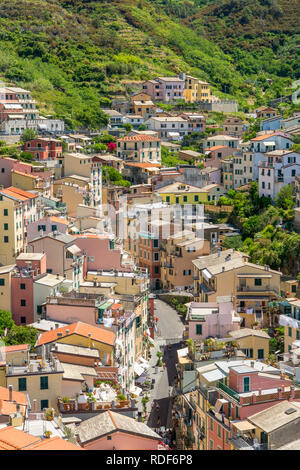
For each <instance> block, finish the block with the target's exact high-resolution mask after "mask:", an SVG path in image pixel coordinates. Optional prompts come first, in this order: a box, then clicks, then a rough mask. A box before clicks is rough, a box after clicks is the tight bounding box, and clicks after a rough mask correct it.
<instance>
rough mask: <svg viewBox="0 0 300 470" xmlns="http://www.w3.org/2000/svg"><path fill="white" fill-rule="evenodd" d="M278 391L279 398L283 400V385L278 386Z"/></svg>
mask: <svg viewBox="0 0 300 470" xmlns="http://www.w3.org/2000/svg"><path fill="white" fill-rule="evenodd" d="M277 391H278V398H279V400H282V388H281V387H278V389H277Z"/></svg>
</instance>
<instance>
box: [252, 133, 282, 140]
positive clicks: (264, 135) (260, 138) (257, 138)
mask: <svg viewBox="0 0 300 470" xmlns="http://www.w3.org/2000/svg"><path fill="white" fill-rule="evenodd" d="M276 135H282V136H284V137H287V138H290V136H289V135H288V134H286V133H285V132H273V133H272V134H263V135H259V136H257V137H254V139H251V140H250V142H252V141H255V142H256V141H259V140H265V139H268V138H269V137H274V136H276Z"/></svg>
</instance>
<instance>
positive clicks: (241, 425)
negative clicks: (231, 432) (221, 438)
mask: <svg viewBox="0 0 300 470" xmlns="http://www.w3.org/2000/svg"><path fill="white" fill-rule="evenodd" d="M232 426H234V427H235V428H236V429H237V430H238V431H241V432H246V431H252V429H255V428H256V426H254V424H251V423H249V421H248V420H244V421H237V422H236V423H232Z"/></svg>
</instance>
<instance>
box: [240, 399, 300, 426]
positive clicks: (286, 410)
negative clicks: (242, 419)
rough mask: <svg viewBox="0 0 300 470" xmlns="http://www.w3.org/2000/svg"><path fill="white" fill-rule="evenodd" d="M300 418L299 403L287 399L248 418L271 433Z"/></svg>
mask: <svg viewBox="0 0 300 470" xmlns="http://www.w3.org/2000/svg"><path fill="white" fill-rule="evenodd" d="M299 418H300V405H299V403H296V402H291V401H287V400H285V401H283V402H281V403H278V404H277V405H274V406H271V407H270V408H268V409H266V410H263V411H260V412H259V413H256V414H254V415H252V416H250V417H249V418H248V420H249V421H250V422H251V423H253V424H255V426H257V427H259V428H260V429H262V430H263V431H265V432H267V433H269V432H272V431H275V430H276V429H279V428H281V427H283V426H285V425H287V424H289V423H290V422H292V421H295V420H296V419H299Z"/></svg>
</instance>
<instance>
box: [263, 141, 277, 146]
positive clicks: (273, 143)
mask: <svg viewBox="0 0 300 470" xmlns="http://www.w3.org/2000/svg"><path fill="white" fill-rule="evenodd" d="M264 144H265V147H275V145H276V143H275V142H273V141H272V142H264Z"/></svg>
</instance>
